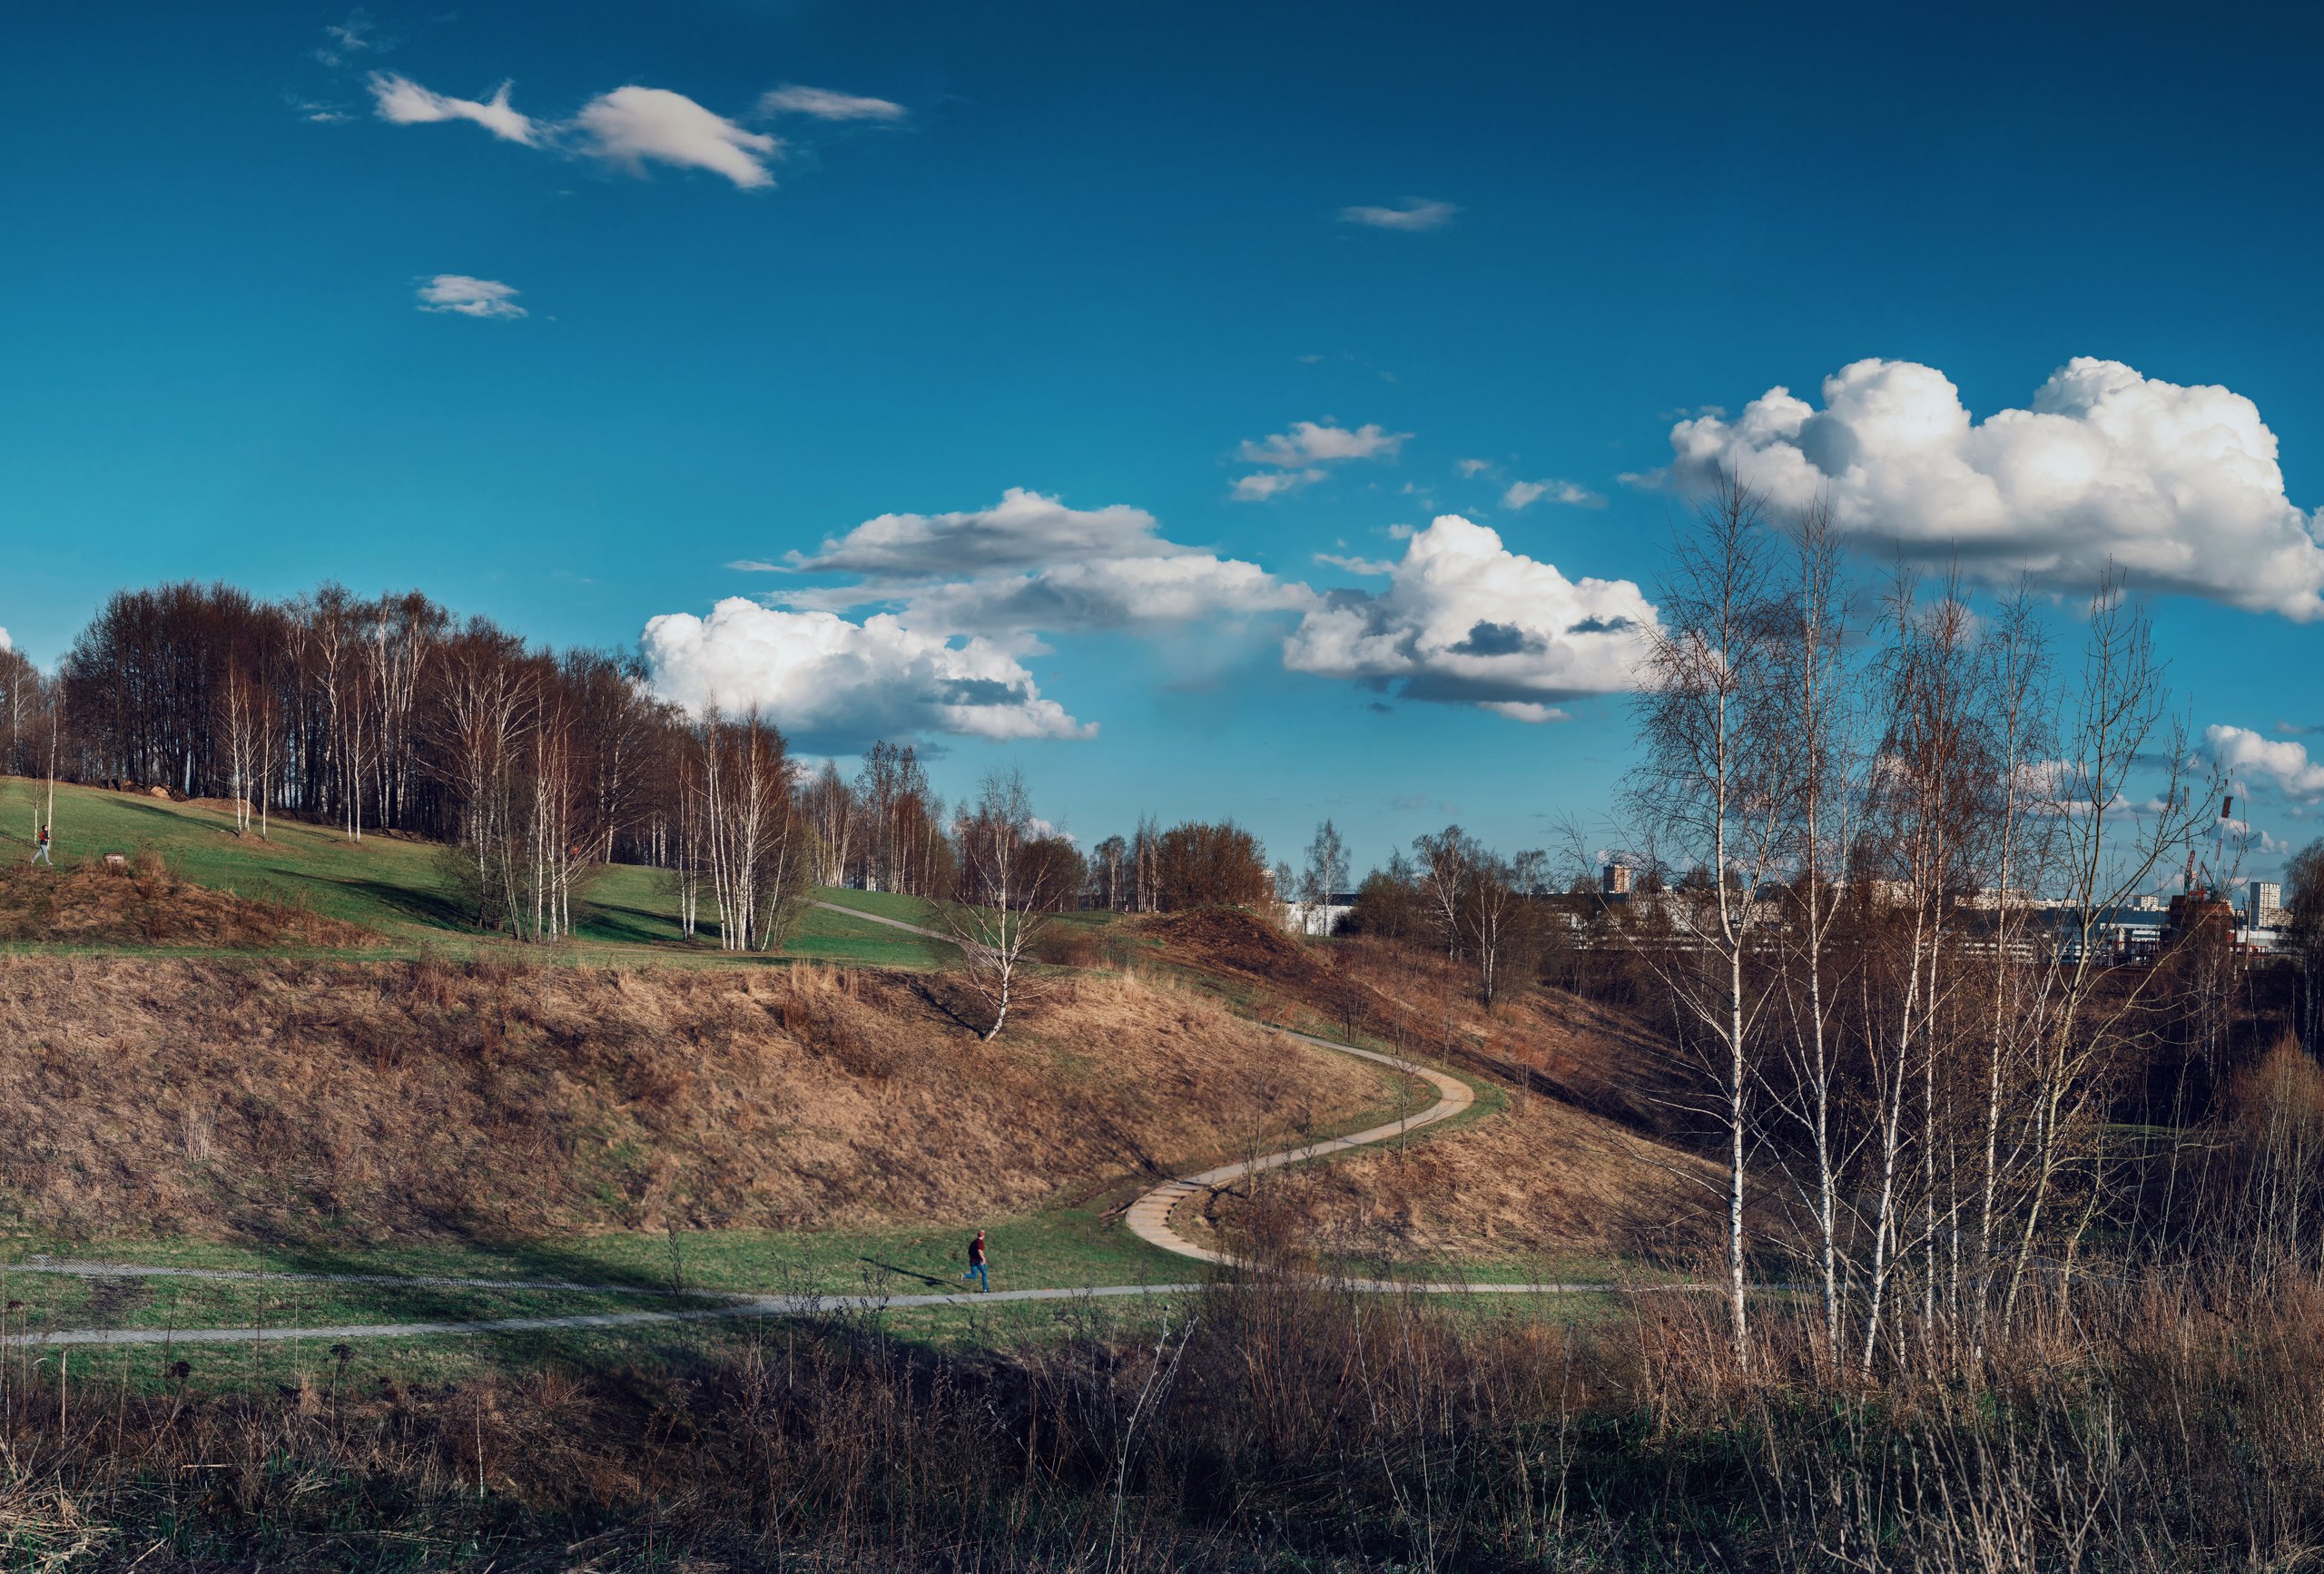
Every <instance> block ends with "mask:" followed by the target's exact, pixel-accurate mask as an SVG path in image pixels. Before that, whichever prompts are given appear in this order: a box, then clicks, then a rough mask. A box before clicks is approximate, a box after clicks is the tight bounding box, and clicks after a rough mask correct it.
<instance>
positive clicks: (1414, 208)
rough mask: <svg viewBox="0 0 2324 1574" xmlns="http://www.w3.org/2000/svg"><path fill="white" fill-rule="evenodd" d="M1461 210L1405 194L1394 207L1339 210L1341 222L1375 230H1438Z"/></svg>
mask: <svg viewBox="0 0 2324 1574" xmlns="http://www.w3.org/2000/svg"><path fill="white" fill-rule="evenodd" d="M1460 211H1461V210H1460V209H1459V208H1458V207H1456V206H1454V205H1453V204H1452V203H1451V202H1436V201H1434V200H1433V199H1431V198H1428V197H1406V198H1405V199H1404V200H1403V202H1401V203H1398V204H1396V205H1395V206H1393V207H1374V206H1370V205H1359V206H1356V207H1353V208H1342V209H1341V210H1340V222H1342V223H1343V224H1363V225H1364V226H1366V227H1368V228H1370V229H1374V230H1403V231H1422V230H1441V229H1443V227H1444V226H1445V225H1447V224H1449V223H1451V222H1452V215H1453V214H1455V213H1457V212H1460Z"/></svg>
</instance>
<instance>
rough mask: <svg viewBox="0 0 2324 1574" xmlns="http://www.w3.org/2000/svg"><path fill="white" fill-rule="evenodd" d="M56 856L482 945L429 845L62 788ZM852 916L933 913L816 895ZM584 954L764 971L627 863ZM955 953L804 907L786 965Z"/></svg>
mask: <svg viewBox="0 0 2324 1574" xmlns="http://www.w3.org/2000/svg"><path fill="white" fill-rule="evenodd" d="M46 792H47V785H46V783H45V782H31V781H26V780H25V779H23V778H17V777H11V778H0V861H6V862H8V863H25V862H28V861H30V860H31V858H32V854H33V836H34V828H35V827H36V825H37V823H38V821H39V818H40V815H41V812H42V810H43V806H44V802H45V798H46ZM55 826H56V829H55V839H56V844H55V848H54V855H55V859H56V861H57V863H58V864H59V865H60V866H63V867H67V868H70V867H72V866H74V865H77V864H81V863H87V862H95V861H102V860H103V858H104V856H105V855H106V854H107V853H122V854H124V855H130V856H134V855H135V854H137V853H139V852H152V853H156V854H159V855H160V856H161V857H162V859H163V860H165V861H167V863H168V864H169V866H170V868H171V869H172V871H174V872H175V873H176V874H177V876H178V877H179V878H181V879H182V880H187V881H189V882H191V883H192V884H194V885H198V886H205V887H208V888H211V889H212V890H225V891H231V892H233V893H234V894H236V895H239V896H243V897H250V898H256V899H260V900H267V901H271V902H289V903H291V904H294V905H297V906H300V907H304V908H307V909H310V910H312V911H315V912H318V913H320V914H322V915H324V916H325V917H328V918H331V919H336V920H340V921H342V922H346V923H351V924H359V925H361V926H363V927H364V928H366V929H370V930H378V931H379V933H381V934H383V935H385V936H387V937H388V938H389V941H390V942H391V945H392V946H393V947H395V948H396V949H409V950H417V949H419V948H420V947H421V946H423V945H425V946H429V947H433V948H435V949H454V950H461V949H469V948H472V947H473V945H474V944H475V943H476V941H477V940H478V938H479V937H478V936H477V935H476V933H475V931H473V930H470V929H469V928H468V925H467V923H466V922H465V915H464V914H463V913H462V912H461V910H459V908H458V904H457V903H456V901H455V900H454V894H453V890H452V887H451V883H450V881H449V880H448V879H447V878H446V876H445V871H444V869H443V866H442V858H443V849H442V848H441V847H440V846H439V845H438V844H437V843H435V842H432V841H418V840H415V839H411V838H408V837H402V836H397V835H393V834H386V833H380V832H370V833H367V834H366V835H365V836H364V837H363V839H362V840H361V841H353V840H351V839H350V838H349V837H347V836H346V835H345V834H343V833H342V832H340V831H334V830H332V829H330V827H327V826H319V825H308V824H304V823H301V822H299V821H288V820H275V821H271V823H270V825H269V827H268V834H267V836H266V838H265V839H264V840H262V841H261V839H260V838H258V837H257V836H256V835H255V834H253V835H249V836H237V835H236V834H235V833H234V821H233V815H232V813H231V811H229V810H227V809H224V808H222V807H218V806H214V805H211V804H205V803H202V802H191V803H181V802H169V801H166V800H163V799H159V798H152V797H148V796H145V795H143V794H142V793H133V792H106V791H104V790H103V789H99V788H89V787H67V786H59V787H58V788H57V789H56V821H55ZM816 896H817V897H818V898H819V899H822V900H832V901H835V902H841V903H843V904H844V905H846V906H848V907H852V908H853V909H855V910H857V911H859V912H862V913H867V914H876V915H879V916H881V917H888V918H897V919H901V920H904V921H906V922H910V923H924V922H926V921H927V919H928V916H929V908H928V904H927V903H925V902H922V901H921V900H919V899H917V898H913V897H903V896H893V895H889V894H886V893H883V892H877V891H854V890H851V891H818V892H816ZM580 931H581V932H580V934H579V936H578V937H577V939H576V941H575V943H574V945H573V946H572V948H571V949H573V950H574V951H575V952H576V956H577V957H578V959H583V960H587V961H592V962H602V963H617V962H622V961H625V960H626V961H638V962H643V961H664V962H678V963H690V964H705V963H718V962H742V963H744V964H745V965H747V964H748V963H752V962H763V961H764V960H765V959H764V958H763V957H755V958H749V959H736V958H730V957H727V956H726V955H725V954H724V953H723V952H721V951H720V950H719V949H717V946H716V943H715V941H714V940H707V939H695V940H692V941H689V940H688V939H686V938H685V936H684V934H683V933H682V932H681V931H680V930H679V927H678V913H677V901H676V895H675V891H674V890H672V889H671V887H670V883H669V879H668V877H667V876H666V875H665V873H663V872H662V871H659V870H651V869H640V868H636V867H634V866H628V865H624V866H620V867H616V868H612V869H607V870H605V871H601V872H600V873H599V875H598V876H597V877H596V879H595V880H593V881H592V882H591V883H590V886H589V890H588V893H587V898H586V914H585V916H584V918H583V920H582V921H581V924H580ZM949 952H950V948H949V947H947V946H944V945H941V944H940V943H938V942H935V941H931V940H927V939H921V938H920V937H918V936H915V935H911V934H908V933H906V932H905V931H903V930H898V929H895V928H893V927H891V926H890V925H886V924H881V923H875V922H871V921H868V920H865V919H862V918H853V917H851V916H849V915H848V914H846V913H843V912H832V911H831V910H828V909H823V908H819V907H811V908H810V909H809V910H807V912H806V914H805V915H804V917H803V920H802V921H801V924H800V927H799V929H798V931H797V932H796V933H795V935H794V936H793V939H792V941H791V943H790V944H789V945H788V946H787V947H786V948H785V949H784V954H785V955H786V956H790V957H793V958H811V959H819V960H827V961H852V962H864V963H871V964H876V965H879V966H883V967H904V968H927V967H934V966H937V965H940V963H941V962H942V961H943V960H944V959H945V957H946V956H947V955H948V954H949Z"/></svg>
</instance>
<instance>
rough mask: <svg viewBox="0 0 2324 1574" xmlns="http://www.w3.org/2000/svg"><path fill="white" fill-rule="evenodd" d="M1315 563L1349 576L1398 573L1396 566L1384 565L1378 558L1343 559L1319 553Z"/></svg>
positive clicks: (1329, 553) (1327, 553) (1330, 553)
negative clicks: (1331, 567) (1338, 570)
mask: <svg viewBox="0 0 2324 1574" xmlns="http://www.w3.org/2000/svg"><path fill="white" fill-rule="evenodd" d="M1315 561H1316V562H1318V563H1327V564H1329V565H1331V566H1333V567H1334V568H1337V569H1340V570H1341V571H1343V572H1344V573H1348V574H1361V575H1384V574H1393V573H1395V572H1396V566H1395V565H1394V564H1393V563H1383V562H1381V561H1380V560H1379V559H1378V558H1376V557H1343V556H1339V555H1338V554H1337V553H1333V552H1318V553H1317V554H1315Z"/></svg>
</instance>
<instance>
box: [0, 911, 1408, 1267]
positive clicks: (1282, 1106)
mask: <svg viewBox="0 0 2324 1574" xmlns="http://www.w3.org/2000/svg"><path fill="white" fill-rule="evenodd" d="M1383 1097H1384V1096H1383V1091H1382V1085H1381V1082H1380V1080H1379V1079H1378V1078H1377V1077H1374V1075H1373V1074H1372V1073H1370V1072H1369V1071H1368V1070H1366V1069H1365V1068H1364V1067H1361V1066H1360V1065H1359V1064H1358V1063H1356V1062H1354V1061H1353V1060H1351V1059H1349V1058H1346V1057H1344V1056H1337V1055H1333V1054H1330V1053H1329V1052H1326V1051H1322V1050H1316V1049H1313V1048H1307V1047H1305V1046H1302V1045H1299V1044H1297V1043H1295V1041H1293V1040H1290V1039H1288V1038H1285V1037H1283V1036H1282V1035H1279V1034H1275V1033H1270V1032H1267V1031H1265V1029H1262V1028H1255V1027H1253V1026H1252V1025H1250V1024H1249V1023H1246V1022H1244V1021H1241V1020H1238V1019H1236V1018H1234V1017H1232V1016H1230V1015H1229V1014H1227V1013H1226V1011H1224V1010H1223V1009H1221V1008H1219V1007H1217V1006H1216V1005H1215V1004H1213V1003H1211V1002H1209V1001H1207V1000H1205V999H1202V998H1200V997H1198V996H1196V995H1194V994H1191V993H1188V992H1183V991H1172V990H1168V989H1156V988H1153V987H1151V986H1148V985H1146V984H1141V983H1138V982H1136V981H1134V980H1086V981H1082V982H1080V983H1078V985H1076V986H1073V987H1070V988H1067V989H1060V990H1059V991H1058V992H1057V993H1056V994H1055V995H1053V996H1052V997H1051V998H1050V999H1049V1000H1048V1001H1047V1002H1046V1003H1045V1004H1043V1005H1041V1006H1039V1007H1037V1008H1034V1009H1032V1010H1030V1011H1029V1012H1028V1014H1027V1016H1026V1018H1025V1020H1024V1023H1023V1025H1022V1028H1021V1030H1016V1029H1012V1032H1011V1034H1010V1036H1009V1038H1005V1039H1003V1040H1001V1041H1000V1043H998V1044H994V1045H984V1044H981V1043H979V1042H978V1041H977V1040H976V1039H975V1038H974V1037H973V1036H972V1035H970V1034H968V1033H965V1032H963V1031H962V1030H961V1029H960V1028H959V1027H957V1026H956V1025H954V1024H953V1023H952V1022H950V1021H949V1020H948V1019H947V1018H946V1017H945V1016H944V1014H943V1011H942V1009H941V1006H940V1001H938V1000H936V999H932V998H931V995H930V994H929V993H926V992H924V991H923V990H922V989H920V988H918V987H916V986H915V985H914V984H913V983H912V982H911V980H909V979H902V978H899V977H895V976H885V977H883V976H880V975H872V974H863V973H839V974H834V973H832V972H830V971H828V970H825V969H817V968H801V969H784V970H783V971H781V972H767V971H749V972H733V971H711V972H702V971H684V970H666V969H649V970H639V969H629V970H621V971H609V970H604V969H577V968H566V967H547V968H541V967H533V968H512V967H508V966H505V965H497V964H492V963H476V964H466V965H458V964H447V963H443V962H428V961H421V962H384V963H379V962H375V963H362V964H359V963H350V962H334V961H297V960H285V959H263V960H251V961H241V962H235V961H226V960H212V959H154V958H141V957H100V958H84V957H55V956H19V957H13V958H0V1109H5V1110H7V1111H8V1112H9V1119H10V1124H11V1130H10V1133H9V1140H8V1142H7V1143H6V1145H5V1152H0V1222H7V1223H13V1224H15V1225H17V1226H19V1227H29V1228H32V1229H34V1230H37V1231H39V1232H41V1233H44V1234H51V1235H69V1236H74V1237H77V1238H81V1239H84V1240H96V1239H102V1238H103V1237H106V1236H132V1237H133V1236H151V1235H176V1234H186V1235H195V1236H202V1237H206V1238H211V1239H232V1238H256V1239H286V1238H298V1237H300V1236H303V1235H316V1234H320V1233H326V1232H328V1233H333V1234H340V1235H344V1234H346V1233H349V1232H352V1233H354V1234H355V1235H371V1236H380V1235H386V1234H389V1233H407V1234H409V1233H414V1232H417V1233H422V1234H426V1233H431V1232H433V1233H451V1234H458V1235H477V1234H480V1235H539V1234H547V1233H560V1232H566V1233H569V1232H576V1231H587V1230H592V1229H598V1228H630V1229H641V1228H642V1229H660V1228H663V1227H665V1226H668V1227H694V1226H724V1225H748V1226H758V1227H800V1226H822V1225H834V1224H859V1223H869V1222H876V1221H878V1220H881V1219H891V1218H908V1219H911V1220H914V1221H927V1222H949V1221H967V1220H971V1219H974V1218H977V1217H979V1216H980V1215H985V1214H988V1213H990V1212H992V1211H995V1210H1006V1209H1021V1208H1025V1207H1028V1206H1031V1205H1037V1204H1040V1203H1043V1202H1046V1201H1049V1200H1050V1199H1052V1198H1055V1197H1057V1196H1058V1195H1059V1194H1061V1193H1070V1194H1075V1195H1087V1193H1088V1192H1089V1191H1092V1190H1095V1189H1097V1188H1098V1185H1100V1184H1102V1183H1103V1181H1104V1180H1105V1179H1106V1178H1108V1177H1109V1176H1121V1175H1125V1174H1137V1173H1145V1172H1149V1171H1151V1170H1153V1169H1154V1168H1155V1167H1156V1166H1164V1165H1167V1164H1171V1163H1176V1162H1178V1161H1182V1160H1187V1159H1193V1158H1210V1157H1211V1156H1217V1157H1225V1156H1231V1155H1232V1154H1234V1153H1236V1152H1239V1151H1242V1149H1243V1148H1244V1147H1245V1146H1247V1145H1248V1144H1250V1143H1252V1142H1255V1141H1257V1140H1260V1139H1262V1137H1265V1136H1275V1135H1276V1134H1280V1133H1283V1132H1285V1131H1299V1130H1302V1129H1303V1128H1313V1127H1316V1126H1324V1125H1327V1124H1331V1123H1333V1122H1334V1121H1337V1120H1340V1119H1342V1118H1344V1117H1350V1116H1353V1115H1356V1114H1359V1113H1362V1112H1364V1111H1366V1110H1369V1109H1372V1108H1374V1107H1378V1106H1379V1105H1380V1103H1381V1102H1382V1100H1383ZM1214 1162H1215V1160H1214Z"/></svg>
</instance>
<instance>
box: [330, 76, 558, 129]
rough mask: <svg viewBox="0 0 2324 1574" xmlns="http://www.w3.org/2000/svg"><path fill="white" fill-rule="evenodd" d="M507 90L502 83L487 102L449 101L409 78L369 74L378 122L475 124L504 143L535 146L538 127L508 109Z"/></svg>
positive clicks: (528, 119)
mask: <svg viewBox="0 0 2324 1574" xmlns="http://www.w3.org/2000/svg"><path fill="white" fill-rule="evenodd" d="M508 90H509V84H507V83H505V82H504V83H502V84H500V86H499V87H498V88H497V90H496V91H495V92H494V93H493V95H492V96H491V97H490V98H488V99H485V100H482V101H478V100H477V99H473V98H452V97H448V96H447V95H446V94H444V93H433V92H430V91H429V90H428V89H427V88H424V87H422V86H420V85H419V84H418V83H416V82H414V81H412V80H411V79H410V78H409V77H408V76H398V75H395V74H391V73H389V72H381V71H375V72H373V73H372V74H371V102H372V104H373V106H374V107H375V108H376V109H377V110H378V112H379V118H380V119H381V120H384V121H392V122H394V123H396V124H398V125H425V124H428V123H431V122H435V121H448V120H466V121H474V122H475V123H477V124H478V125H480V126H482V127H483V128H484V129H485V130H487V131H488V132H490V133H492V134H493V135H494V136H497V137H498V138H499V139H500V140H501V141H503V142H511V143H523V144H524V145H525V146H526V147H534V146H537V145H538V144H539V142H540V134H541V133H540V126H539V124H538V123H537V122H536V121H534V120H533V118H532V117H531V116H530V115H527V114H522V113H518V112H517V111H516V110H514V109H512V108H510V107H509V104H508Z"/></svg>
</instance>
